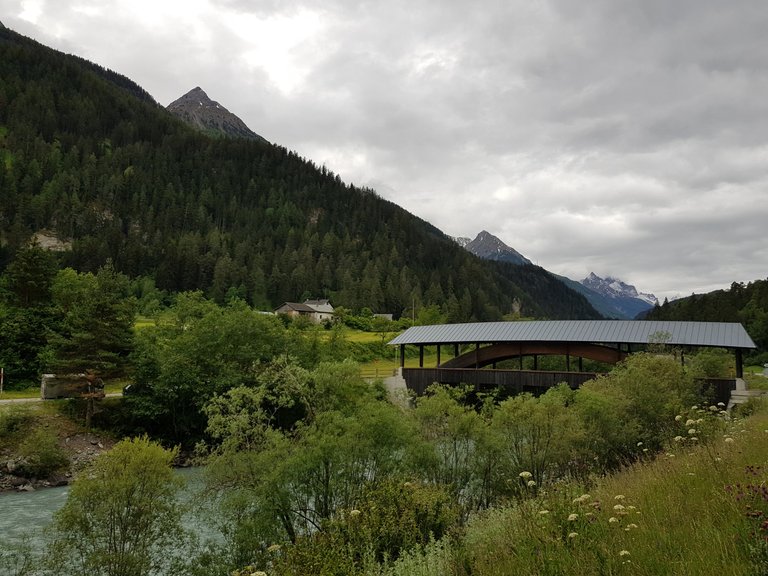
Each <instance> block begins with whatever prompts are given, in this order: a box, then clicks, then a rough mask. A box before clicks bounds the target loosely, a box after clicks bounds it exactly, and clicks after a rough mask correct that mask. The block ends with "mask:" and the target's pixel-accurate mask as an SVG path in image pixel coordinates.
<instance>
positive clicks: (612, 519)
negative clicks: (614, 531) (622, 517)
mask: <svg viewBox="0 0 768 576" xmlns="http://www.w3.org/2000/svg"><path fill="white" fill-rule="evenodd" d="M618 521H619V519H618V518H616V516H611V517H610V518H608V524H616V523H618Z"/></svg>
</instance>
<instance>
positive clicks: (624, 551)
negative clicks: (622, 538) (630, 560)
mask: <svg viewBox="0 0 768 576" xmlns="http://www.w3.org/2000/svg"><path fill="white" fill-rule="evenodd" d="M619 556H621V557H622V558H623V557H624V556H630V553H629V550H622V551H621V552H619Z"/></svg>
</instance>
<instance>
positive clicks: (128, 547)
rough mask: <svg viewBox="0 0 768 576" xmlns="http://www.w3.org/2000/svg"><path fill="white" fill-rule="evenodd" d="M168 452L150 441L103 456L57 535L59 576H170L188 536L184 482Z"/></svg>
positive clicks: (83, 477) (75, 489)
mask: <svg viewBox="0 0 768 576" xmlns="http://www.w3.org/2000/svg"><path fill="white" fill-rule="evenodd" d="M175 456H176V451H175V450H164V449H163V448H162V447H160V446H159V445H158V444H155V443H153V442H150V441H149V440H148V439H147V438H146V437H144V438H133V439H126V440H123V441H121V442H119V443H118V444H116V445H115V447H114V448H113V449H112V450H110V451H109V452H105V453H103V454H101V455H100V456H99V457H98V458H97V459H96V460H95V461H93V462H92V464H91V465H90V466H89V467H88V468H87V469H86V470H84V471H83V472H82V473H81V474H80V475H79V476H78V477H77V478H76V479H75V482H74V483H73V484H72V487H71V488H70V491H69V496H68V498H67V502H66V504H65V505H64V507H63V508H62V509H61V510H59V512H57V513H56V515H55V520H54V524H53V527H52V554H51V558H50V565H51V569H52V570H53V571H55V572H56V573H61V571H63V572H64V573H67V574H82V575H85V574H88V575H104V576H146V575H148V574H153V573H163V574H167V573H169V572H168V571H167V570H168V569H169V568H170V565H171V564H172V561H173V560H175V558H174V556H175V554H174V553H173V552H172V550H179V551H180V550H181V548H182V544H183V539H182V537H183V531H182V528H181V523H180V509H179V504H178V501H177V499H176V493H177V491H178V489H179V488H180V486H181V480H180V479H179V478H178V477H176V476H174V474H173V470H172V469H171V463H172V461H173V459H174V457H175Z"/></svg>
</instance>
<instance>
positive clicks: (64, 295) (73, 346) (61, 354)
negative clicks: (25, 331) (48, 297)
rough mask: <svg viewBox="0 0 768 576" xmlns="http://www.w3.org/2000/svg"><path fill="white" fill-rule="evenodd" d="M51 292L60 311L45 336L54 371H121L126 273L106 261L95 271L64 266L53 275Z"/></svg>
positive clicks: (128, 309)
mask: <svg viewBox="0 0 768 576" xmlns="http://www.w3.org/2000/svg"><path fill="white" fill-rule="evenodd" d="M52 292H53V298H54V302H55V303H56V306H57V307H58V309H59V311H60V313H61V317H62V320H61V324H60V326H59V327H58V329H57V330H56V331H55V332H53V334H52V335H51V338H50V340H51V345H52V347H53V354H54V362H53V365H54V367H55V369H56V371H58V372H62V373H82V372H86V371H88V370H93V371H95V372H97V373H99V374H101V375H104V376H115V375H121V374H124V373H125V370H126V366H127V362H128V355H129V354H130V352H131V349H132V346H133V319H134V312H135V308H134V306H135V301H134V299H133V298H132V297H130V296H129V283H128V278H127V277H126V276H124V275H123V274H120V273H118V272H116V271H115V269H114V268H113V267H112V265H111V263H107V264H106V265H105V266H103V267H101V268H99V270H98V272H97V273H96V274H91V273H85V274H80V273H78V272H75V271H74V270H72V269H70V268H67V269H65V270H62V271H61V272H59V274H58V275H57V276H56V280H55V282H54V284H53V287H52Z"/></svg>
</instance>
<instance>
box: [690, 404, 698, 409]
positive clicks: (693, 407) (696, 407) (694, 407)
mask: <svg viewBox="0 0 768 576" xmlns="http://www.w3.org/2000/svg"><path fill="white" fill-rule="evenodd" d="M698 409H699V407H698V406H696V404H694V405H693V406H691V410H698Z"/></svg>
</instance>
